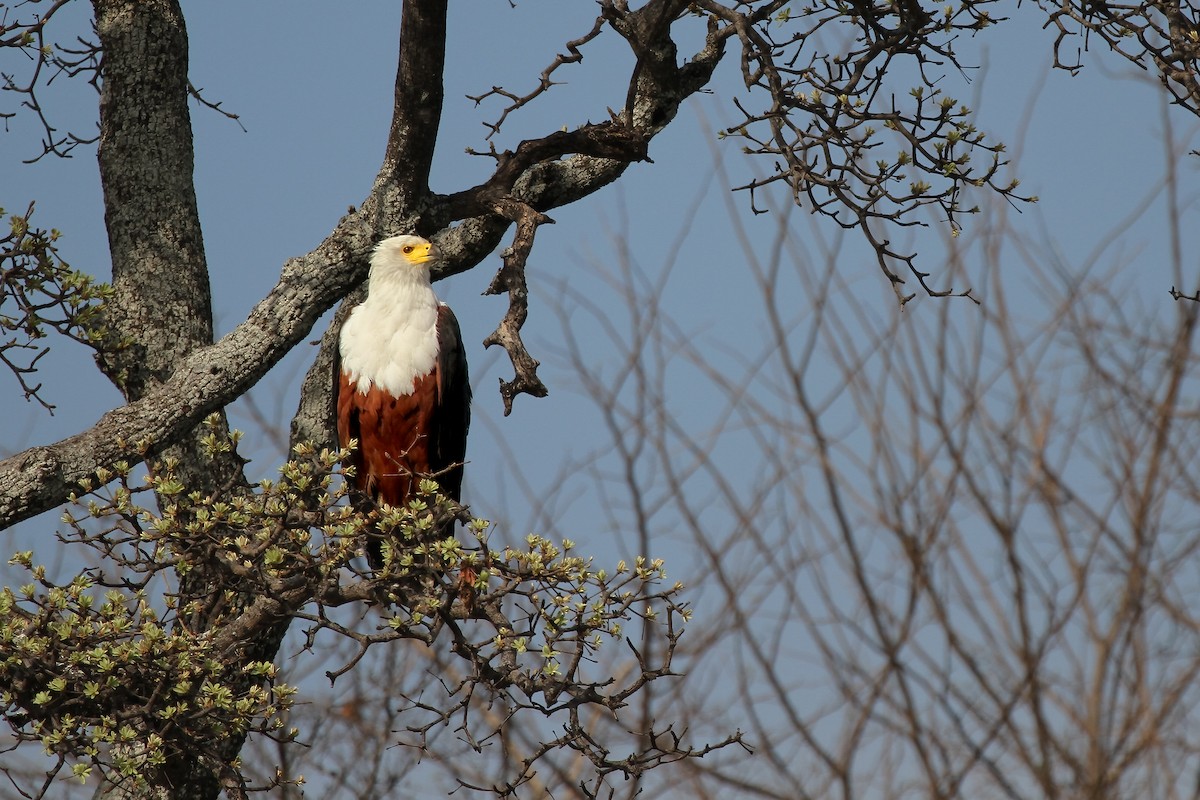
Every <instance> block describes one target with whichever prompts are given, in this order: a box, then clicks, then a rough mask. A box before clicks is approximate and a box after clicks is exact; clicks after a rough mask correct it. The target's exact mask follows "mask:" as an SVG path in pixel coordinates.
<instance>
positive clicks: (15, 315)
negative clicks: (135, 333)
mask: <svg viewBox="0 0 1200 800" xmlns="http://www.w3.org/2000/svg"><path fill="white" fill-rule="evenodd" d="M32 214H33V204H30V206H29V208H28V209H27V210H26V211H25V213H24V214H14V215H12V216H11V217H10V218H9V226H8V232H7V234H6V235H4V236H3V237H0V362H3V364H4V365H5V366H7V367H8V369H9V370H10V371H11V372H12V373H13V375H14V376H15V377H16V378H17V380H18V381H19V382H20V384H21V389H22V391H24V393H25V398H26V399H27V400H29V399H33V400H37V401H38V402H40V403H41V404H42V405H43V406H45V407H46V408H47V410H53V406H52V405H51V404H50V403H49V402H47V401H46V400H45V399H43V398H42V397H41V395H40V394H39V390H40V389H41V385H40V384H36V383H33V382H32V378H31V376H32V374H33V373H34V372H35V371H36V369H37V362H38V361H39V360H41V358H42V357H43V356H45V355H46V353H47V352H48V351H49V349H50V348H49V346H48V345H47V344H45V342H44V340H45V339H46V337H47V336H48V335H49V332H50V331H55V332H57V333H59V334H61V335H63V336H66V337H68V338H71V339H74V340H76V341H78V342H82V343H84V344H87V345H89V346H91V347H95V348H100V347H102V346H107V342H108V340H109V339H110V338H111V336H110V334H109V331H108V330H107V328H106V327H105V323H104V313H103V312H104V302H105V300H107V299H109V298H110V297H111V296H112V287H110V286H109V285H107V284H104V283H98V282H96V281H94V280H93V279H92V278H91V276H89V275H87V274H85V273H83V272H79V271H77V270H74V269H72V268H71V266H70V265H69V264H67V262H66V261H64V260H63V259H62V257H61V256H60V255H59V252H58V248H57V242H58V239H59V236H60V234H59V232H58V231H57V230H49V231H47V230H42V229H40V228H37V227H35V226H34V225H33V224H32V223H31V222H30V217H31V216H32ZM3 216H4V210H3V209H0V218H2V217H3Z"/></svg>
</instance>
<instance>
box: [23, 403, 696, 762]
mask: <svg viewBox="0 0 1200 800" xmlns="http://www.w3.org/2000/svg"><path fill="white" fill-rule="evenodd" d="M206 424H207V426H208V434H207V435H205V436H203V437H202V439H203V443H204V448H205V449H206V450H207V451H209V452H210V454H216V453H219V452H222V451H223V450H224V449H226V448H228V447H232V446H233V444H234V443H235V441H236V436H237V434H236V433H234V434H232V438H231V437H230V436H229V435H225V434H222V433H221V431H222V427H221V425H220V424H219V420H218V419H216V418H211V419H210V420H208V421H207V422H206ZM133 449H139V448H136V447H135V448H133ZM140 449H141V450H142V451H143V452H146V451H147V450H148V448H146V447H145V446H144V445H143V446H142V447H141V448H140ZM349 456H350V450H342V451H329V450H318V449H316V448H313V447H310V446H300V447H298V448H296V450H295V451H294V452H293V457H292V458H291V459H290V460H289V461H288V462H287V463H285V464H284V465H283V466H282V467H280V469H279V474H278V477H277V478H275V479H270V480H263V481H261V482H259V483H258V484H257V485H255V486H252V487H244V488H237V487H231V488H230V489H229V490H228V491H225V492H222V493H219V494H216V495H205V494H203V493H201V492H198V491H195V490H194V489H191V488H189V487H188V486H187V485H186V482H185V481H184V480H183V479H182V478H181V477H180V473H179V472H178V470H177V464H176V463H175V462H174V461H173V460H171V459H169V458H165V459H163V460H162V461H160V462H157V463H152V464H151V466H150V468H149V470H148V471H147V472H146V473H145V474H141V473H139V471H138V470H135V469H133V468H132V467H131V466H130V465H129V464H124V463H122V464H115V465H113V466H112V467H111V468H109V469H105V470H100V471H98V472H97V474H96V475H95V476H94V477H93V478H92V479H91V480H89V481H86V482H85V483H84V484H83V485H82V486H81V491H80V493H79V494H78V495H77V496H76V497H74V498H73V500H74V501H75V503H76V507H75V508H74V509H72V510H70V511H68V512H66V513H64V515H63V521H64V524H65V525H66V526H67V529H66V530H65V531H64V532H63V533H62V534H60V539H61V540H62V541H63V542H64V543H66V544H68V545H71V546H75V547H86V548H91V549H92V550H94V551H96V552H97V553H98V554H99V555H100V556H101V559H102V562H103V564H104V568H103V570H99V569H88V570H84V571H82V572H80V573H78V574H76V575H74V576H73V577H72V578H70V579H69V580H67V581H65V582H55V581H54V580H52V579H51V578H50V577H49V572H48V570H47V569H46V568H45V567H43V566H41V565H39V564H37V563H36V562H35V559H34V556H33V554H32V553H19V554H17V555H16V556H15V557H14V559H13V563H14V564H16V565H18V566H19V567H21V568H22V569H24V570H25V572H26V573H27V575H28V581H27V582H25V584H24V585H22V586H19V587H10V588H6V589H4V590H3V592H2V593H0V687H2V688H0V717H2V718H3V719H4V720H5V721H6V722H7V723H8V724H9V726H10V727H11V728H12V730H13V731H14V732H15V735H16V737H17V739H18V741H20V742H32V741H37V742H40V744H41V746H42V747H43V748H44V749H45V750H46V751H47V752H48V753H51V754H55V755H57V756H58V758H59V762H58V765H59V766H58V768H60V769H69V771H70V772H71V773H72V774H75V775H77V776H79V777H86V776H88V775H90V774H96V773H99V774H100V775H102V776H105V777H107V778H111V779H123V778H130V779H133V780H141V779H143V778H144V777H145V776H152V775H153V771H154V770H155V769H156V768H158V767H161V766H164V765H166V764H167V763H168V762H172V761H174V760H177V759H180V758H183V759H185V760H187V759H190V760H193V761H198V762H199V763H201V764H203V765H205V766H207V767H208V768H211V769H212V770H213V772H214V774H219V775H220V776H221V780H223V781H227V780H229V779H230V778H229V776H230V775H231V774H232V775H234V776H235V778H234V780H235V781H237V782H243V781H242V779H241V777H240V767H239V766H238V765H237V764H236V762H232V761H231V760H230V759H231V757H232V756H231V755H230V752H229V751H227V750H225V749H223V747H225V745H226V744H227V743H228V742H229V741H231V740H240V739H241V738H244V737H245V736H247V735H250V734H256V735H262V736H268V737H272V738H275V739H278V740H280V741H287V740H290V739H291V738H293V737H294V736H295V735H296V734H297V732H296V731H295V730H288V729H287V726H286V724H285V718H286V715H287V714H288V712H289V710H290V709H291V707H292V704H293V702H294V700H295V698H296V692H295V689H293V688H292V687H290V686H287V685H284V684H283V683H282V682H280V680H278V678H277V674H276V668H275V666H274V665H273V663H272V660H273V658H274V655H275V649H274V647H277V646H278V642H279V641H281V640H282V631H284V630H286V627H287V623H288V621H290V620H300V621H303V622H306V623H308V625H309V627H308V629H307V640H306V641H307V645H306V649H315V648H316V646H317V643H318V641H320V640H321V637H324V636H328V635H330V634H332V635H335V636H339V637H343V638H344V639H349V640H351V641H353V642H357V643H358V645H359V647H360V651H359V653H358V654H357V655H356V656H354V657H353V658H351V659H350V660H349V661H348V662H347V663H346V664H345V665H344V666H343V667H342V668H341V669H340V670H336V671H334V672H331V673H330V677H331V678H336V677H337V676H338V675H340V674H342V673H344V672H345V671H348V670H350V669H353V668H354V666H355V665H356V664H358V663H359V662H360V659H361V656H362V654H363V653H364V652H365V651H366V650H367V649H368V648H371V647H376V646H396V645H397V644H398V643H399V642H400V641H401V640H405V639H417V640H419V641H422V642H424V643H426V644H427V645H429V646H434V645H438V646H441V647H445V648H447V650H448V652H449V653H452V654H453V656H454V657H455V658H457V660H458V661H459V662H460V667H459V668H456V669H455V670H454V673H455V674H457V675H459V676H460V677H461V682H460V683H459V684H458V685H457V686H452V685H450V684H449V683H446V684H443V685H445V686H446V688H447V692H446V696H445V698H444V699H443V701H442V702H431V703H428V704H426V703H424V701H422V702H419V703H414V706H415V707H414V708H410V709H409V712H408V713H409V717H407V719H408V720H410V721H411V722H412V724H410V726H409V729H410V731H415V732H417V733H418V734H419V741H418V743H417V745H418V746H421V747H426V746H428V745H429V741H430V740H429V739H428V738H427V736H428V734H429V733H430V732H432V731H433V730H434V729H436V728H439V727H441V726H444V725H448V724H450V723H451V721H453V720H461V731H462V732H463V735H465V736H468V737H472V736H476V735H478V737H480V738H486V737H488V736H492V735H495V734H496V733H497V731H496V730H491V729H488V730H480V729H478V728H477V726H479V725H483V726H484V727H485V728H486V726H487V725H489V724H491V723H489V722H487V720H488V719H492V717H488V716H486V715H485V716H479V715H472V714H470V713H469V708H470V704H471V702H472V698H475V697H490V698H493V699H494V700H496V701H498V702H501V703H502V704H504V705H505V706H506V707H508V708H509V709H510V711H511V713H532V714H535V715H540V716H541V717H549V718H561V727H563V728H564V729H565V730H567V731H574V732H576V733H573V734H572V735H571V736H570V737H569V738H570V744H569V745H568V744H567V743H565V741H564V742H563V743H552V744H548V745H547V747H546V748H545V749H543V750H541V752H542V753H543V754H544V753H546V752H549V751H550V749H553V748H556V747H560V746H570V747H573V748H575V749H578V750H579V751H580V752H582V753H584V755H586V756H587V757H588V758H589V759H591V761H592V763H593V764H594V765H595V767H596V769H597V771H598V774H607V773H608V772H610V771H617V772H621V773H622V774H628V767H627V766H621V764H623V763H624V762H623V761H614V760H613V758H612V757H611V756H610V754H609V752H608V749H607V748H606V746H605V745H604V744H603V743H602V742H600V741H599V740H598V739H596V740H593V739H589V738H588V737H589V736H591V734H590V733H588V731H586V730H585V728H586V727H587V723H586V721H585V720H584V719H583V718H581V717H580V709H581V708H585V707H587V706H594V707H599V708H603V709H606V710H607V712H608V713H610V714H616V713H617V712H619V711H620V709H622V708H623V707H625V706H626V705H627V704H628V703H629V700H630V698H631V697H632V696H633V695H634V694H636V693H637V692H639V691H641V690H642V689H644V687H645V686H646V685H647V684H648V683H649V682H650V681H653V680H657V679H659V678H662V677H667V676H671V675H674V674H675V673H674V672H673V671H672V666H671V660H672V657H673V653H674V649H675V643H676V642H677V640H678V637H679V636H680V635H681V634H682V628H681V624H682V623H683V622H684V621H685V620H687V619H688V618H689V616H690V610H689V609H688V607H687V605H686V603H683V602H682V601H681V599H680V593H681V592H682V586H681V585H680V584H677V583H676V584H671V585H668V584H667V577H666V571H665V566H664V564H663V562H662V561H661V560H660V559H652V558H647V557H638V558H636V559H632V560H631V561H630V562H624V561H623V562H621V563H619V564H617V565H616V568H615V569H612V570H604V569H596V568H594V567H593V565H592V563H591V560H590V559H588V558H584V557H581V556H578V555H575V550H576V549H577V546H576V544H575V543H574V542H572V541H570V540H564V541H561V542H553V541H551V540H549V539H547V538H545V537H542V536H537V535H530V536H528V537H526V538H525V539H524V541H523V542H520V543H515V544H512V545H508V546H503V547H497V546H495V545H494V544H493V542H492V541H490V539H491V538H492V537H491V535H490V534H491V533H492V531H491V528H490V525H489V523H488V522H487V521H485V520H481V519H475V518H472V517H471V516H470V515H469V514H468V513H467V512H466V509H464V508H463V507H462V506H461V505H459V504H458V503H456V502H455V501H453V500H451V499H450V498H448V497H446V496H445V495H443V494H442V493H441V492H440V489H439V487H438V485H437V483H436V480H434V479H430V480H423V481H421V483H420V491H419V492H418V494H417V495H416V496H414V497H413V499H412V500H411V502H409V503H408V504H407V505H406V506H404V507H401V508H394V507H389V506H386V505H384V506H377V505H375V504H373V503H370V502H366V501H365V500H364V498H361V497H354V496H353V493H352V492H351V490H350V489H349V488H348V485H347V482H346V481H344V480H343V479H342V477H341V475H340V474H339V472H340V470H339V464H340V463H341V462H342V461H345V460H346V459H347V458H348V457H349ZM156 505H157V510H155V506H156ZM456 522H461V523H463V530H462V532H460V533H458V534H457V535H456V533H455V527H454V526H455V523H456ZM370 540H376V541H380V542H381V543H382V545H383V547H382V551H383V556H384V558H383V562H384V563H383V564H382V565H381V566H380V567H379V568H378V569H372V568H371V567H369V566H367V565H365V564H364V561H363V559H361V558H359V557H358V556H359V554H360V553H361V550H362V548H363V546H364V544H366V542H368V541H370ZM164 587H168V588H166V589H165V590H164ZM351 604H353V605H358V606H360V607H361V606H374V607H375V609H376V613H375V614H371V615H364V614H363V613H362V612H361V611H354V610H353V609H352V610H351V613H349V614H341V615H338V614H335V613H334V610H335V609H339V608H342V607H345V606H347V605H351ZM380 617H382V624H381V620H380ZM347 620H349V621H347ZM631 627H637V631H636V633H634V634H633V635H632V638H633V639H636V640H637V641H639V642H642V643H645V642H647V641H651V640H652V641H654V642H656V643H657V644H655V645H654V646H653V651H654V652H653V653H649V652H645V653H644V652H641V651H639V650H638V649H636V648H634V647H633V646H632V644H631V641H632V639H631V638H630V637H631V634H630V633H628V632H627V631H628V630H629V629H630V628H631ZM271 637H276V638H274V639H272V638H271ZM647 637H649V638H647ZM265 641H274V642H276V644H275V645H274V646H273V647H268V648H267V649H266V650H264V649H263V642H265ZM613 643H617V644H621V643H626V644H628V645H629V646H628V647H614V646H613ZM422 711H423V712H425V713H426V714H427V715H431V716H428V717H427V718H426V719H425V720H424V721H421V716H420V712H422ZM456 729H458V728H456ZM233 752H236V751H233ZM680 755H681V757H682V756H683V755H686V753H681V754H680ZM539 757H540V756H539ZM666 760H669V759H666ZM535 761H536V759H535ZM533 771H534V762H530V763H528V764H524V765H521V766H520V768H519V769H518V770H517V772H516V775H515V777H514V781H515V783H514V785H516V784H519V783H521V782H523V781H525V780H528V779H529V776H530V775H532V774H533ZM243 783H244V782H243Z"/></svg>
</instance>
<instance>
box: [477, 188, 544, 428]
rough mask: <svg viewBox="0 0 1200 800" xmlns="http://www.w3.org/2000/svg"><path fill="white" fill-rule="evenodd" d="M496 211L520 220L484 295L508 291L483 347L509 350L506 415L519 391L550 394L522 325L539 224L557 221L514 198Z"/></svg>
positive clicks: (504, 387) (504, 388) (504, 396)
mask: <svg viewBox="0 0 1200 800" xmlns="http://www.w3.org/2000/svg"><path fill="white" fill-rule="evenodd" d="M496 212H497V213H498V214H501V215H503V216H504V217H505V218H506V219H511V220H513V221H514V222H516V223H517V232H516V235H515V236H514V237H513V243H512V245H511V246H510V247H509V248H508V249H507V250H505V251H504V252H503V253H502V254H501V256H500V257H501V258H502V259H503V261H504V265H503V266H502V267H500V271H499V272H497V273H496V277H495V278H493V279H492V283H491V285H490V286H488V288H487V290H486V291H485V292H484V294H501V293H502V292H507V293H508V313H506V314H505V315H504V319H503V320H502V321H501V322H500V324H499V325H498V326H497V327H496V330H494V331H492V332H491V333H490V334H489V335H488V337H487V338H486V339H484V340H483V346H484V347H491V346H492V345H494V344H498V345H500V346H501V347H503V348H504V349H505V351H506V352H507V353H508V358H509V360H510V361H512V365H513V370H514V371H515V373H516V374H515V375H514V377H513V379H512V380H511V381H506V380H504V379H503V378H501V379H500V397H501V398H502V399H503V400H504V416H506V417H507V416H508V415H509V414H511V413H512V404H513V398H514V397H516V396H517V395H518V394H528V395H533V396H534V397H545V396H546V395H547V394H549V390H548V389H547V388H546V384H544V383H542V380H541V378H539V377H538V376H537V368H538V361H537V359H535V358H534V357H533V356H531V355H529V351H528V350H526V349H525V343H524V342H523V341H521V326H523V325H524V324H525V318H526V317H528V316H529V287H528V286H527V284H526V282H525V264H526V262H527V261H528V259H529V252H530V250H532V249H533V237H534V235H535V234H536V233H537V228H538V226H539V225H545V224H548V223H549V224H553V223H554V220H552V219H550V218H549V217H547V216H546V215H545V214H541V213H539V212H537V211H534V210H533V209H532V208H530V207H529V206H527V205H524V204H522V203H518V202H515V201H509V202H504V203H499V204H497V206H496Z"/></svg>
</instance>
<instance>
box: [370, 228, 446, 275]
mask: <svg viewBox="0 0 1200 800" xmlns="http://www.w3.org/2000/svg"><path fill="white" fill-rule="evenodd" d="M441 256H442V254H441V253H440V252H438V249H437V246H436V245H434V244H433V242H430V241H429V240H427V239H422V238H421V237H420V236H409V235H403V236H393V237H391V238H389V239H384V240H383V241H382V242H380V243H379V244H378V245H377V246H376V247H375V252H374V253H373V254H372V255H371V281H372V282H374V281H376V280H379V279H382V280H385V281H389V282H390V281H392V280H396V279H399V280H404V279H406V278H407V279H408V280H413V279H417V280H421V281H423V282H425V283H428V282H429V268H430V267H431V266H432V265H434V264H436V263H437V262H438V260H439V259H441Z"/></svg>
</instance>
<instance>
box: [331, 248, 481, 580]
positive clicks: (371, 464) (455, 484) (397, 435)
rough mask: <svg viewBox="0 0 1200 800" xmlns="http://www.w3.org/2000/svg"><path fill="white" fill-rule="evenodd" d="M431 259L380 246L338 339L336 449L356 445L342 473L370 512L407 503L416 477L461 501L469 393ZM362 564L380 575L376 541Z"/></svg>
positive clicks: (432, 252) (456, 334) (431, 251)
mask: <svg viewBox="0 0 1200 800" xmlns="http://www.w3.org/2000/svg"><path fill="white" fill-rule="evenodd" d="M440 259H441V254H440V253H439V252H438V249H437V247H436V246H435V245H434V244H433V243H432V242H429V241H427V240H425V239H422V238H421V237H419V236H393V237H391V238H389V239H384V240H383V241H382V242H380V243H379V245H378V246H377V247H376V248H375V251H374V253H373V254H372V256H371V271H370V275H369V277H368V279H367V298H366V300H364V301H363V302H362V303H361V304H359V305H358V306H357V307H355V308H354V310H353V311H351V312H350V316H349V318H348V319H347V320H346V322H345V323H344V324H343V326H342V330H341V332H340V334H339V336H338V348H337V351H336V358H335V368H334V369H335V374H336V378H335V387H334V388H335V405H336V408H337V434H338V442H339V444H340V445H341V446H342V447H347V446H348V445H349V442H350V440H351V439H357V440H358V448H357V449H356V450H354V451H353V452H352V454H351V456H350V459H349V464H348V466H353V467H354V470H355V471H354V479H353V480H354V486H355V488H356V489H357V491H358V493H359V494H360V496H361V497H363V498H369V499H370V500H372V501H374V502H376V503H386V504H387V505H391V506H403V505H405V504H407V503H408V501H409V499H410V498H411V497H412V496H413V495H414V494H415V493H416V491H417V487H418V485H419V484H420V481H421V480H422V478H433V479H434V480H436V481H437V482H438V485H439V487H440V489H441V492H442V494H444V495H446V496H448V497H450V498H453V500H454V501H455V502H459V501H460V498H461V494H462V480H463V460H464V458H465V457H466V451H467V428H468V427H469V426H470V423H471V384H470V382H469V381H468V379H467V359H466V356H465V354H464V352H463V344H462V332H461V331H460V330H459V327H458V320H457V319H456V318H455V316H454V312H453V311H451V310H450V307H449V306H447V305H446V304H445V303H442V302H440V301H439V300H438V298H437V295H435V294H434V292H433V287H432V285H431V284H430V277H429V270H430V268H431V267H432V266H434V265H435V264H437V263H438V262H439V260H440ZM367 560H368V562H369V563H370V564H371V566H372V567H373V568H375V569H378V568H379V567H381V566H383V552H382V543H381V542H380V541H379V540H378V539H372V540H370V541H368V542H367Z"/></svg>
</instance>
